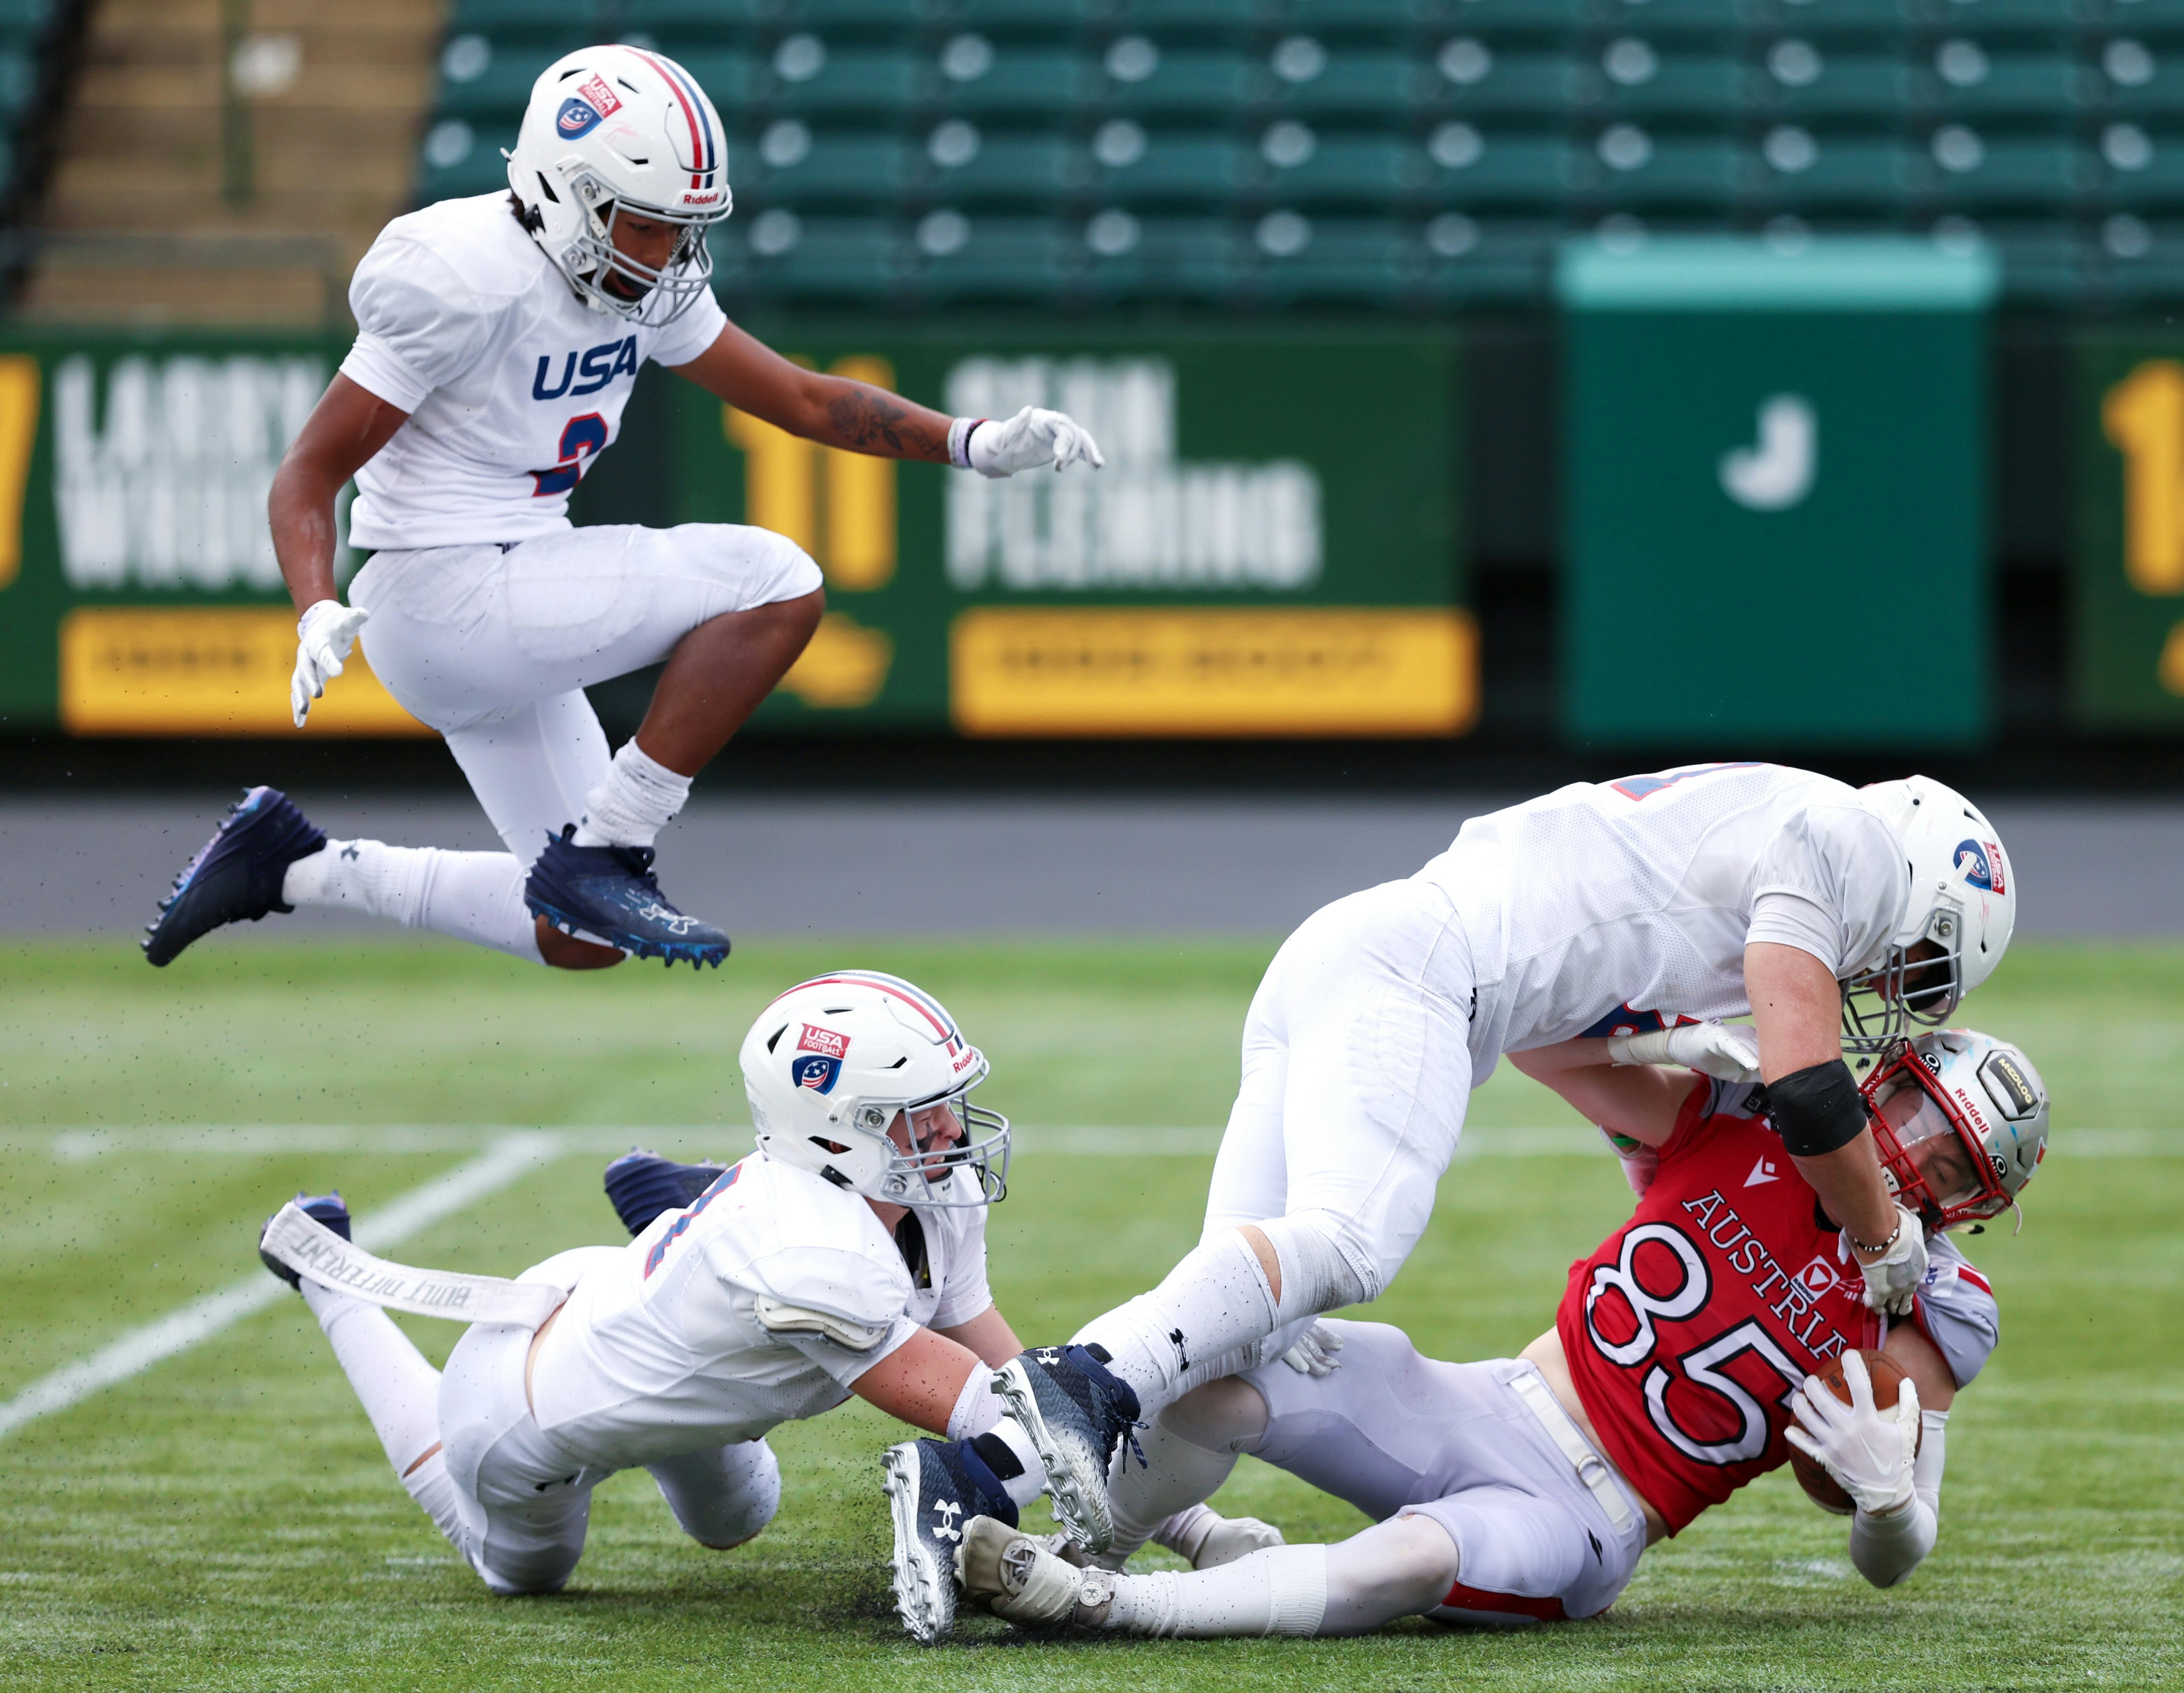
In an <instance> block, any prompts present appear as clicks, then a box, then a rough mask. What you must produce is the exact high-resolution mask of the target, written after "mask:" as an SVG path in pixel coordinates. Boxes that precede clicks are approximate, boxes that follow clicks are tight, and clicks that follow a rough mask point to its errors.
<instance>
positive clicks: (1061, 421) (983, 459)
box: [964, 405, 1107, 476]
mask: <svg viewBox="0 0 2184 1693" xmlns="http://www.w3.org/2000/svg"><path fill="white" fill-rule="evenodd" d="M964 455H965V456H966V457H967V458H968V459H970V461H971V468H972V470H974V471H977V472H978V474H979V475H980V476H1014V475H1016V473H1017V471H1035V470H1037V469H1039V466H1040V465H1053V466H1054V468H1055V469H1056V470H1057V471H1059V470H1060V469H1061V467H1062V466H1063V465H1074V464H1084V465H1090V466H1091V467H1092V468H1093V469H1094V470H1095V471H1096V470H1098V469H1099V468H1100V466H1101V465H1105V464H1106V462H1107V461H1106V459H1104V458H1102V457H1101V456H1100V443H1098V442H1096V441H1095V440H1094V439H1093V438H1092V435H1091V432H1090V431H1089V430H1088V429H1086V428H1085V426H1084V425H1083V424H1081V423H1079V422H1078V420H1076V419H1075V418H1073V417H1072V416H1070V415H1068V414H1067V412H1060V411H1042V410H1040V409H1039V408H1038V407H1037V406H1030V405H1028V406H1026V407H1025V408H1024V409H1022V411H1020V412H1018V413H1017V415H1015V416H1014V417H1010V418H989V419H988V420H986V421H985V422H983V423H982V424H980V425H979V426H978V428H976V429H975V430H973V431H972V433H971V439H970V442H969V443H968V444H967V446H966V447H965V448H964Z"/></svg>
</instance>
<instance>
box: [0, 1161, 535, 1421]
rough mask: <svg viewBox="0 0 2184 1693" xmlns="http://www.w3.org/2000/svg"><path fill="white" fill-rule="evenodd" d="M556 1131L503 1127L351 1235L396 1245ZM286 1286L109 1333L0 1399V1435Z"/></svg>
mask: <svg viewBox="0 0 2184 1693" xmlns="http://www.w3.org/2000/svg"><path fill="white" fill-rule="evenodd" d="M570 1150H572V1149H571V1148H570V1147H569V1146H568V1145H567V1144H565V1142H564V1140H563V1139H562V1138H561V1137H560V1135H558V1134H550V1133H538V1132H536V1131H532V1132H524V1133H513V1134H504V1135H502V1136H501V1137H500V1138H499V1139H497V1140H495V1141H494V1142H493V1144H492V1145H491V1146H490V1147H489V1148H488V1149H487V1150H486V1152H485V1154H484V1155H483V1156H482V1157H477V1158H473V1159H472V1160H471V1161H470V1162H469V1163H467V1164H464V1165H461V1166H459V1167H457V1168H455V1169H453V1170H450V1171H448V1173H447V1174H446V1175H444V1176H437V1177H435V1178H433V1179H432V1180H431V1181H429V1182H426V1183H425V1184H424V1185H423V1186H422V1187H418V1188H413V1189H410V1190H409V1192H408V1193H406V1194H404V1195H402V1197H401V1198H399V1199H398V1200H395V1201H394V1202H393V1204H391V1205H388V1206H382V1207H381V1208H380V1209H379V1210H377V1211H372V1212H370V1214H369V1215H367V1216H364V1217H359V1218H357V1220H356V1242H357V1245H359V1246H363V1247H365V1248H368V1249H369V1250H372V1251H383V1250H386V1249H387V1247H390V1246H394V1245H399V1244H400V1243H401V1242H403V1241H404V1240H406V1239H409V1237H410V1236H411V1235H413V1234H416V1233H417V1232H418V1231H419V1230H421V1229H423V1228H429V1227H430V1226H431V1225H432V1224H433V1223H435V1222H439V1221H440V1219H441V1218H443V1217H452V1216H453V1215H454V1214H455V1213H456V1212H457V1211H464V1210H465V1209H467V1208H468V1207H470V1206H472V1205H475V1204H476V1203H477V1201H478V1200H482V1199H484V1198H485V1197H486V1196H487V1195H490V1194H495V1193H499V1191H500V1190H501V1189H503V1188H504V1187H507V1186H508V1185H509V1184H510V1183H512V1182H514V1181H515V1180H517V1179H518V1178H521V1177H522V1176H524V1175H526V1173H528V1172H531V1171H532V1170H535V1169H537V1168H538V1167H539V1166H540V1165H542V1164H549V1163H551V1162H552V1161H554V1159H556V1158H559V1157H560V1156H563V1155H564V1154H565V1153H566V1152H568V1151H570ZM287 1291H288V1289H287V1286H286V1285H285V1284H282V1283H281V1282H277V1281H276V1280H275V1279H274V1278H272V1277H271V1276H270V1275H267V1274H265V1273H264V1272H262V1271H261V1272H260V1273H258V1274H256V1275H254V1276H253V1277H251V1278H249V1279H248V1281H242V1282H237V1284H235V1285H234V1286H233V1287H230V1288H223V1289H221V1290H220V1292H218V1293H215V1294H207V1295H205V1296H204V1297H203V1299H200V1300H192V1302H191V1303H190V1304H188V1305H186V1306H183V1307H182V1308H181V1310H179V1311H175V1312H170V1313H169V1314H168V1315H166V1316H164V1317H161V1318H160V1319H159V1321H158V1322H156V1323H147V1324H145V1325H144V1326H143V1327H142V1328H132V1329H131V1330H130V1331H129V1333H127V1334H124V1335H122V1336H121V1337H120V1339H116V1340H112V1341H109V1343H108V1344H107V1345H103V1346H102V1347H100V1348H99V1349H98V1351H96V1352H93V1353H92V1355H91V1356H89V1357H87V1358H80V1359H78V1360H77V1361H76V1362H75V1363H73V1364H67V1365H64V1366H63V1367H61V1368H59V1369H58V1370H55V1371H54V1372H53V1373H52V1374H51V1375H49V1376H45V1377H43V1378H41V1379H39V1380H37V1381H35V1382H33V1383H31V1385H30V1386H28V1387H27V1388H25V1389H23V1391H22V1392H20V1393H19V1394H17V1395H15V1397H14V1398H13V1399H11V1400H8V1401H5V1402H4V1403H0V1436H4V1435H7V1434H11V1433H12V1432H14V1430H15V1429H17V1428H20V1427H21V1426H22V1425H23V1424H24V1423H28V1422H30V1421H31V1420H32V1419H33V1418H36V1417H44V1416H47V1415H48V1414H50V1413H51V1412H56V1411H61V1410H64V1409H66V1408H67V1407H68V1406H71V1405H74V1404H75V1402H76V1401H78V1400H80V1399H82V1398H85V1397H86V1396H87V1395H91V1394H93V1393H96V1392H97V1391H98V1389H101V1388H103V1387H111V1386H113V1385H114V1383H116V1382H121V1381H126V1380H127V1379H128V1378H130V1377H131V1376H133V1375H136V1374H139V1373H142V1372H143V1371H145V1370H148V1369H149V1368H150V1367H152V1366H153V1365H154V1364H156V1363H158V1362H159V1361H160V1360H161V1359H163V1358H171V1357H173V1356H175V1354H176V1353H177V1352H184V1351H188V1350H189V1349H190V1348H191V1347H192V1346H194V1345H197V1344H198V1342H199V1341H201V1340H209V1339H211V1338H212V1337H213V1336H214V1335H215V1334H219V1333H220V1331H221V1330H222V1329H225V1328H229V1327H230V1326H231V1325H232V1324H234V1323H239V1322H241V1321H242V1319H243V1318H244V1317H248V1316H249V1315H250V1314H251V1313H252V1312H254V1311H259V1310H262V1309H263V1308H264V1307H265V1306H269V1305H270V1304H272V1303H273V1302H274V1301H275V1300H278V1299H280V1298H281V1297H282V1296H283V1295H286V1294H287Z"/></svg>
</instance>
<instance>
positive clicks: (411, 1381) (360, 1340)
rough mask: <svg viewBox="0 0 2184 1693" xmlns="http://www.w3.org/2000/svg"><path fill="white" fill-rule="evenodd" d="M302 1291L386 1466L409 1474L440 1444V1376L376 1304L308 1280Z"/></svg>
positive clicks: (305, 1280)
mask: <svg viewBox="0 0 2184 1693" xmlns="http://www.w3.org/2000/svg"><path fill="white" fill-rule="evenodd" d="M303 1292H304V1303H305V1304H307V1305H308V1306H310V1308H311V1315H312V1316H314V1317H317V1318H318V1319H319V1327H320V1328H321V1329H322V1330H324V1331H325V1333H326V1339H328V1340H329V1341H330V1342H331V1343H332V1345H333V1349H334V1358H335V1360H336V1362H338V1363H339V1364H340V1365H341V1367H342V1373H343V1375H345V1376H347V1377H348V1384H349V1385H350V1386H351V1387H352V1388H354V1389H356V1396H357V1399H358V1401H359V1403H361V1404H362V1405H363V1406H364V1414H365V1416H366V1417H370V1419H371V1427H372V1432H373V1433H374V1434H377V1435H378V1436H379V1444H380V1445H381V1446H382V1447H383V1448H385V1450H386V1452H387V1462H389V1463H390V1464H392V1465H393V1466H394V1473H395V1474H397V1475H406V1474H407V1473H408V1472H409V1468H410V1467H411V1466H412V1465H413V1464H415V1462H417V1460H418V1459H419V1458H421V1457H422V1456H424V1455H425V1454H426V1452H428V1451H431V1450H432V1448H433V1447H434V1446H436V1445H438V1444H439V1440H440V1373H439V1372H438V1371H437V1370H436V1369H434V1368H433V1367H432V1365H430V1364H428V1363H426V1362H425V1355H424V1354H423V1353H422V1352H420V1351H418V1350H417V1349H416V1347H415V1346H414V1345H411V1344H410V1340H409V1336H408V1335H407V1334H404V1333H403V1332H402V1331H401V1330H400V1329H399V1328H396V1327H395V1326H394V1320H393V1318H392V1317H389V1316H387V1313H386V1312H383V1311H382V1310H381V1309H380V1308H379V1307H378V1306H376V1305H370V1304H367V1303H366V1302H365V1301H364V1300H360V1299H359V1298H357V1297H356V1296H355V1295H354V1294H346V1293H343V1292H341V1291H340V1290H339V1289H335V1288H330V1287H328V1286H326V1284H325V1283H323V1282H315V1281H313V1280H312V1279H311V1278H309V1277H308V1276H306V1277H305V1278H304V1282H303Z"/></svg>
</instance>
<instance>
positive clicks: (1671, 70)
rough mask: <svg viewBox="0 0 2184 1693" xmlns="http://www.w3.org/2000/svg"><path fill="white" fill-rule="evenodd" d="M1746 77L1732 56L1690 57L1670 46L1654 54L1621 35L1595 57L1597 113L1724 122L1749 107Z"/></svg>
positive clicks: (1649, 47)
mask: <svg viewBox="0 0 2184 1693" xmlns="http://www.w3.org/2000/svg"><path fill="white" fill-rule="evenodd" d="M1749 75H1750V73H1749V72H1747V70H1746V69H1745V67H1744V65H1743V64H1741V63H1740V62H1739V61H1738V60H1737V58H1736V56H1735V55H1734V54H1733V53H1703V52H1702V53H1689V52H1680V51H1677V50H1676V49H1675V48H1674V47H1669V48H1668V49H1667V50H1664V51H1662V52H1658V53H1657V52H1655V51H1654V49H1653V47H1652V45H1651V44H1650V43H1648V42H1645V41H1642V40H1641V39H1639V38H1638V37H1636V36H1618V37H1617V38H1616V39H1615V40H1613V41H1612V42H1609V43H1608V44H1607V47H1605V48H1603V49H1602V53H1601V55H1600V75H1598V76H1597V77H1596V78H1595V79H1593V82H1592V86H1593V87H1594V88H1596V90H1598V92H1599V103H1600V109H1602V111H1603V112H1606V113H1609V114H1613V115H1615V116H1618V117H1631V118H1646V119H1657V118H1725V117H1729V116H1730V115H1732V114H1735V113H1736V111H1737V110H1738V109H1740V108H1741V107H1743V106H1744V105H1746V104H1747V103H1748V101H1747V94H1746V89H1745V84H1746V81H1747V77H1748V76H1749Z"/></svg>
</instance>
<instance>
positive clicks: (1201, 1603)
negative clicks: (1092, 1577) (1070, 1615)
mask: <svg viewBox="0 0 2184 1693" xmlns="http://www.w3.org/2000/svg"><path fill="white" fill-rule="evenodd" d="M1114 1582H1115V1596H1114V1600H1113V1602H1112V1604H1111V1605H1110V1607H1108V1611H1107V1620H1106V1623H1103V1624H1102V1626H1103V1627H1105V1628H1109V1629H1117V1630H1118V1631H1120V1632H1122V1633H1123V1634H1131V1635H1172V1636H1179V1637H1182V1638H1184V1639H1200V1640H1203V1639H1210V1638H1212V1637H1214V1636H1217V1635H1316V1634H1318V1632H1319V1625H1320V1621H1321V1619H1322V1618H1323V1617H1324V1616H1325V1615H1326V1614H1327V1548H1326V1547H1325V1546H1316V1545H1314V1546H1270V1547H1268V1549H1267V1550H1266V1551H1262V1552H1253V1553H1252V1554H1251V1557H1246V1558H1239V1559H1237V1560H1236V1562H1234V1563H1230V1564H1223V1565H1222V1566H1221V1568H1218V1569H1201V1570H1193V1571H1191V1572H1190V1573H1188V1574H1184V1573H1179V1572H1177V1571H1173V1570H1162V1571H1160V1572H1159V1573H1156V1574H1152V1575H1118V1576H1117V1577H1115V1578H1114Z"/></svg>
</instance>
